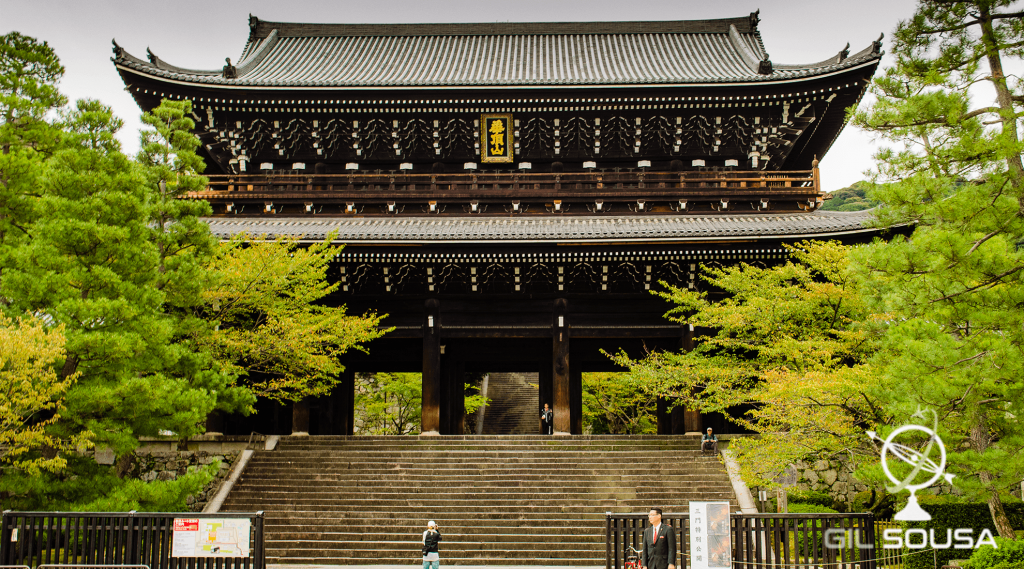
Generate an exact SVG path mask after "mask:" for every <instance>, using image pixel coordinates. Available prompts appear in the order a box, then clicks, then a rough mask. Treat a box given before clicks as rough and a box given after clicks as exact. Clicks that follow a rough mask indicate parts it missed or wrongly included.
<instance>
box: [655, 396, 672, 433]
mask: <svg viewBox="0 0 1024 569" xmlns="http://www.w3.org/2000/svg"><path fill="white" fill-rule="evenodd" d="M657 409H658V410H657V411H656V415H657V417H658V434H659V435H671V434H672V414H671V413H669V410H668V399H666V398H664V397H659V398H658V407H657Z"/></svg>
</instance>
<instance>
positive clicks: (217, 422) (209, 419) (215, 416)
mask: <svg viewBox="0 0 1024 569" xmlns="http://www.w3.org/2000/svg"><path fill="white" fill-rule="evenodd" d="M206 434H207V435H223V434H224V414H223V413H221V412H220V411H210V414H209V415H207V416H206Z"/></svg>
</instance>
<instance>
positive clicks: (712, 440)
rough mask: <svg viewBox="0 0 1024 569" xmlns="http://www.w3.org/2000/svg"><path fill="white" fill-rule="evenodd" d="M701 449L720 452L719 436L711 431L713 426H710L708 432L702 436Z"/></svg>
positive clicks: (702, 450)
mask: <svg viewBox="0 0 1024 569" xmlns="http://www.w3.org/2000/svg"><path fill="white" fill-rule="evenodd" d="M700 451H701V452H708V451H710V452H712V453H717V452H718V437H716V436H715V435H714V433H712V432H711V427H708V432H707V433H705V434H704V435H703V436H702V437H701V438H700Z"/></svg>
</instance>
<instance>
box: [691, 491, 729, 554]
mask: <svg viewBox="0 0 1024 569" xmlns="http://www.w3.org/2000/svg"><path fill="white" fill-rule="evenodd" d="M731 544H732V536H731V529H730V527H729V502H690V568H691V569H723V568H724V569H727V568H728V567H730V566H731V565H732V550H731Z"/></svg>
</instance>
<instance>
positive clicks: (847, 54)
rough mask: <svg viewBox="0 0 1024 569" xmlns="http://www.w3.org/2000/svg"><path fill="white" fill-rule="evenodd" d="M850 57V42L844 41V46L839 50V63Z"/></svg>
mask: <svg viewBox="0 0 1024 569" xmlns="http://www.w3.org/2000/svg"><path fill="white" fill-rule="evenodd" d="M849 57H850V42H846V47H844V48H843V49H842V50H840V51H839V63H842V62H844V61H846V60H847V58H849Z"/></svg>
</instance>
